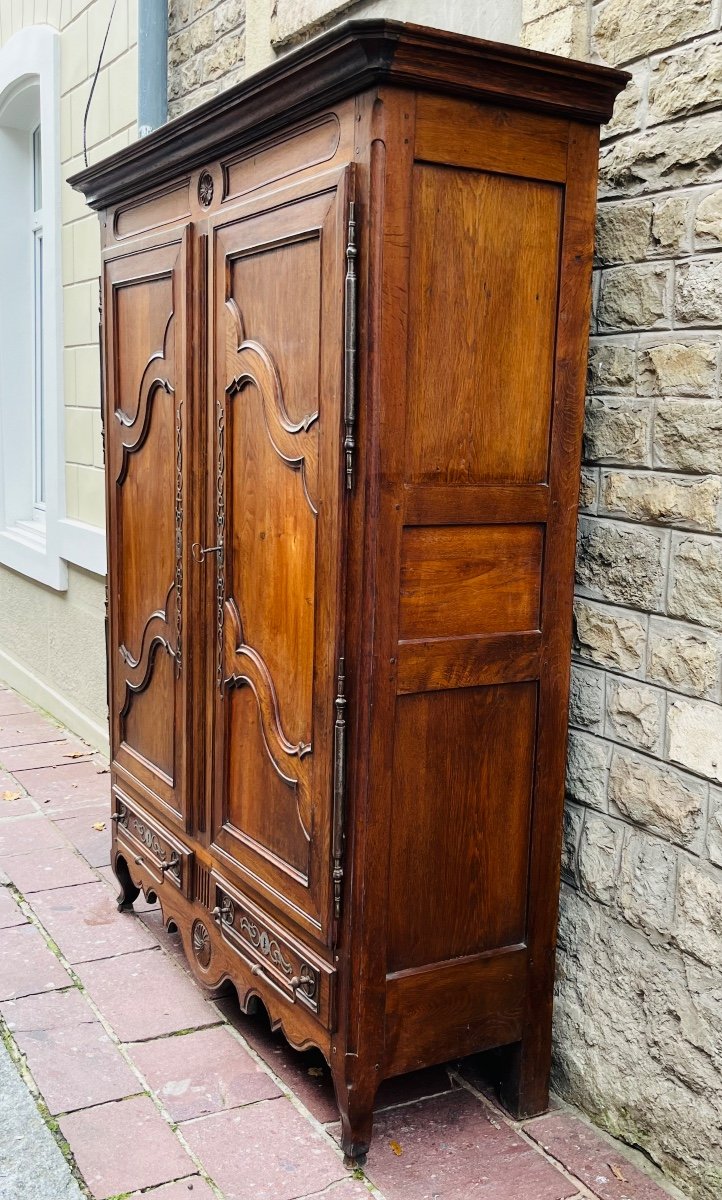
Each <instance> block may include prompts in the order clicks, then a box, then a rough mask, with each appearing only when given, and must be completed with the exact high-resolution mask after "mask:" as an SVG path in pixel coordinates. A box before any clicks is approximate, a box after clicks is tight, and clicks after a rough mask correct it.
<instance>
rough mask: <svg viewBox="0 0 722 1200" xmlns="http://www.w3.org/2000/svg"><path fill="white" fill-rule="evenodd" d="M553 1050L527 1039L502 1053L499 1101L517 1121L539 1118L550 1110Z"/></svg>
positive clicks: (506, 1048) (500, 1058)
mask: <svg viewBox="0 0 722 1200" xmlns="http://www.w3.org/2000/svg"><path fill="white" fill-rule="evenodd" d="M549 1068H550V1047H549V1046H547V1045H546V1039H545V1044H544V1045H542V1046H540V1045H538V1044H535V1043H534V1042H532V1040H531V1039H528V1040H527V1039H525V1040H522V1041H521V1042H515V1044H514V1045H513V1046H507V1047H505V1048H504V1049H503V1050H502V1051H500V1053H499V1098H500V1100H501V1102H502V1104H503V1105H504V1108H506V1109H507V1111H508V1112H510V1113H511V1115H512V1116H513V1117H516V1119H517V1120H519V1121H522V1120H525V1119H526V1118H528V1117H538V1116H540V1115H541V1114H542V1113H544V1112H546V1111H547V1109H548V1107H549Z"/></svg>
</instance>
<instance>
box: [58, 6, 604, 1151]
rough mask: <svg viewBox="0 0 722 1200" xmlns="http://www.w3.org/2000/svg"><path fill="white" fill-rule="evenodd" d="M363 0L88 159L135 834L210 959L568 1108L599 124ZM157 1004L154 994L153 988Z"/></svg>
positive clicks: (365, 1097)
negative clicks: (575, 727)
mask: <svg viewBox="0 0 722 1200" xmlns="http://www.w3.org/2000/svg"><path fill="white" fill-rule="evenodd" d="M626 78H627V76H625V75H624V74H622V73H621V72H618V71H612V70H608V69H606V68H602V67H599V66H595V65H590V64H586V63H578V62H570V61H567V60H563V59H557V58H555V57H552V56H549V55H545V54H537V53H533V52H530V51H526V50H520V49H518V48H515V47H510V46H502V45H496V44H494V43H490V42H483V41H477V40H474V39H471V38H466V37H461V36H457V35H454V34H449V33H441V32H438V31H433V30H430V29H424V28H420V27H416V26H412V25H403V24H398V23H394V22H388V21H380V20H377V21H352V22H349V23H346V24H343V25H340V26H338V27H336V28H334V29H333V30H331V31H330V32H329V33H326V34H324V35H323V36H321V37H319V38H317V39H315V40H313V41H311V42H309V43H307V44H306V45H304V46H302V47H301V48H300V49H297V50H295V51H294V52H292V53H289V54H288V55H286V56H284V57H282V58H280V59H279V60H278V61H277V62H276V63H275V64H274V65H272V66H270V67H269V68H268V69H266V70H264V71H262V72H260V73H259V74H257V75H255V76H252V77H250V78H249V79H247V80H246V81H245V82H243V83H241V84H239V85H237V86H235V87H233V88H232V89H231V90H229V91H227V92H224V93H223V94H221V95H220V96H218V97H217V98H216V99H213V100H211V101H209V102H208V103H207V104H204V105H202V106H201V107H199V108H196V109H194V110H192V111H191V112H188V113H187V114H186V115H184V116H182V117H180V118H178V119H177V120H175V121H172V122H171V123H170V124H168V125H166V126H165V127H163V128H161V129H159V130H157V131H156V132H154V133H152V134H151V135H150V136H148V137H147V138H145V139H143V140H141V141H138V142H135V143H134V144H132V145H130V146H128V147H127V148H126V149H123V150H121V151H120V152H119V153H117V154H115V155H114V156H113V157H112V158H108V159H106V160H105V161H102V162H99V163H97V164H95V165H93V166H91V167H89V168H88V169H86V170H84V171H82V172H81V173H80V174H78V175H76V176H74V177H73V179H72V180H71V183H72V184H73V186H75V187H77V188H79V189H81V190H82V191H83V193H84V194H85V196H86V198H87V201H88V203H89V204H90V205H92V206H93V207H94V208H96V209H97V210H98V212H99V215H100V222H101V227H102V248H103V276H102V351H103V375H104V389H103V390H104V436H105V456H106V472H107V521H108V668H109V707H110V726H111V752H112V777H111V778H112V808H113V812H112V817H113V849H112V858H113V866H114V869H115V873H116V875H117V877H118V879H119V881H120V884H121V896H120V900H119V904H120V906H121V907H123V908H130V907H132V903H133V901H134V899H135V898H136V897H137V895H138V893H139V889H141V888H142V889H143V891H144V893H145V894H146V895H149V894H151V893H152V894H154V895H156V896H157V897H158V899H159V901H160V905H161V907H162V911H163V917H164V920H165V921H166V922H168V923H170V922H173V923H174V924H175V925H176V926H177V928H178V930H179V931H180V934H181V936H182V940H183V945H184V947H185V951H186V954H187V956H188V959H189V962H190V964H191V967H192V968H193V971H194V972H195V975H196V977H197V978H198V979H199V980H200V981H201V982H202V983H204V984H207V985H208V986H210V987H215V986H217V985H219V984H220V983H221V982H222V981H224V980H231V981H232V982H233V984H234V985H235V987H236V989H237V991H238V995H239V998H240V1003H241V1006H242V1007H244V1008H248V1006H249V1005H250V1004H251V1003H254V1002H256V1001H257V1000H259V999H260V1001H262V1003H263V1004H264V1006H265V1007H266V1009H267V1011H268V1014H269V1016H270V1020H271V1022H272V1024H273V1026H274V1027H280V1028H281V1029H282V1030H283V1032H284V1034H285V1036H286V1037H287V1038H288V1040H289V1042H291V1043H292V1044H293V1045H294V1046H296V1047H308V1046H316V1047H318V1048H319V1049H320V1050H321V1052H322V1053H323V1055H324V1056H325V1057H326V1059H327V1060H328V1062H329V1064H330V1067H331V1071H332V1074H333V1079H334V1083H335V1087H336V1094H337V1099H338V1105H339V1109H340V1113H341V1118H342V1128H343V1146H344V1150H345V1151H346V1153H347V1154H348V1155H349V1157H350V1158H354V1159H359V1158H360V1157H361V1156H362V1155H363V1154H364V1153H365V1151H366V1149H367V1147H368V1144H369V1140H370V1137H371V1123H372V1110H373V1103H374V1096H375V1093H376V1090H377V1087H378V1085H379V1083H380V1081H381V1080H383V1079H385V1078H387V1077H389V1076H393V1075H398V1074H400V1073H403V1072H407V1071H412V1070H414V1069H416V1068H419V1067H422V1066H426V1065H430V1064H434V1063H440V1062H444V1061H446V1060H448V1059H450V1058H455V1057H458V1056H462V1055H467V1054H470V1053H472V1052H474V1051H479V1050H483V1049H487V1048H491V1047H505V1048H506V1050H505V1051H504V1052H503V1053H502V1054H501V1055H500V1087H501V1094H502V1098H503V1099H504V1101H505V1103H506V1104H507V1106H508V1107H509V1108H510V1110H511V1111H512V1112H513V1113H516V1114H518V1115H530V1114H534V1113H539V1112H541V1111H543V1110H544V1108H545V1107H546V1104H547V1088H548V1073H549V1058H550V1027H551V1006H552V982H553V973H554V944H555V925H556V915H557V893H558V885H559V860H560V841H561V823H562V806H563V790H564V762H565V748H566V728H567V715H566V714H567V700H568V686H569V663H570V639H571V622H572V577H573V566H574V542H575V527H576V505H577V496H578V486H579V464H580V448H581V435H582V420H583V407H584V381H585V370H586V352H587V327H588V322H589V308H590V286H591V267H592V246H593V230H594V213H595V196H596V186H597V154H598V127H599V124H600V123H601V122H604V121H607V120H608V119H609V117H610V115H611V110H612V105H613V101H614V97H615V95H616V94H617V92H618V91H619V90H620V88H621V87H623V86H624V83H625V81H626ZM138 1002H139V1003H143V999H142V997H139V998H138Z"/></svg>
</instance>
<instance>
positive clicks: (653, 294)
mask: <svg viewBox="0 0 722 1200" xmlns="http://www.w3.org/2000/svg"><path fill="white" fill-rule="evenodd" d="M670 295H671V271H670V268H669V267H666V266H661V265H657V264H651V263H650V264H647V265H645V266H624V267H613V268H612V269H611V270H608V271H604V272H603V273H602V283H601V290H600V295H599V303H598V305H597V319H598V321H599V327H600V330H603V329H654V328H655V327H656V326H661V325H665V326H666V325H668V324H669V308H670Z"/></svg>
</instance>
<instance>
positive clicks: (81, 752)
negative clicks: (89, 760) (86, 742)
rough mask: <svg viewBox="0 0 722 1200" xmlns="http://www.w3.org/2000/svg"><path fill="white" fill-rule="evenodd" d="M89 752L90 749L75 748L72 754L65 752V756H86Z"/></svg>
mask: <svg viewBox="0 0 722 1200" xmlns="http://www.w3.org/2000/svg"><path fill="white" fill-rule="evenodd" d="M88 754H90V751H89V750H73V752H72V753H71V754H64V755H63V758H86V757H87V755H88Z"/></svg>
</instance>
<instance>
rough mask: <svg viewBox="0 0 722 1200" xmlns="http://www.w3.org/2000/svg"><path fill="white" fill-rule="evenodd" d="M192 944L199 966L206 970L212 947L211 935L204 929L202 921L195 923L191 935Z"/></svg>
mask: <svg viewBox="0 0 722 1200" xmlns="http://www.w3.org/2000/svg"><path fill="white" fill-rule="evenodd" d="M191 941H192V943H193V953H194V954H195V956H196V959H197V961H198V964H199V966H201V967H203V969H204V971H205V970H207V968H208V965H209V964H210V961H211V954H212V952H213V951H212V947H211V935H210V933H209V932H208V930H207V929H206V927H205V925H204V924H203V922H202V921H196V922H195V924H194V926H193V932H192V934H191Z"/></svg>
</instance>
